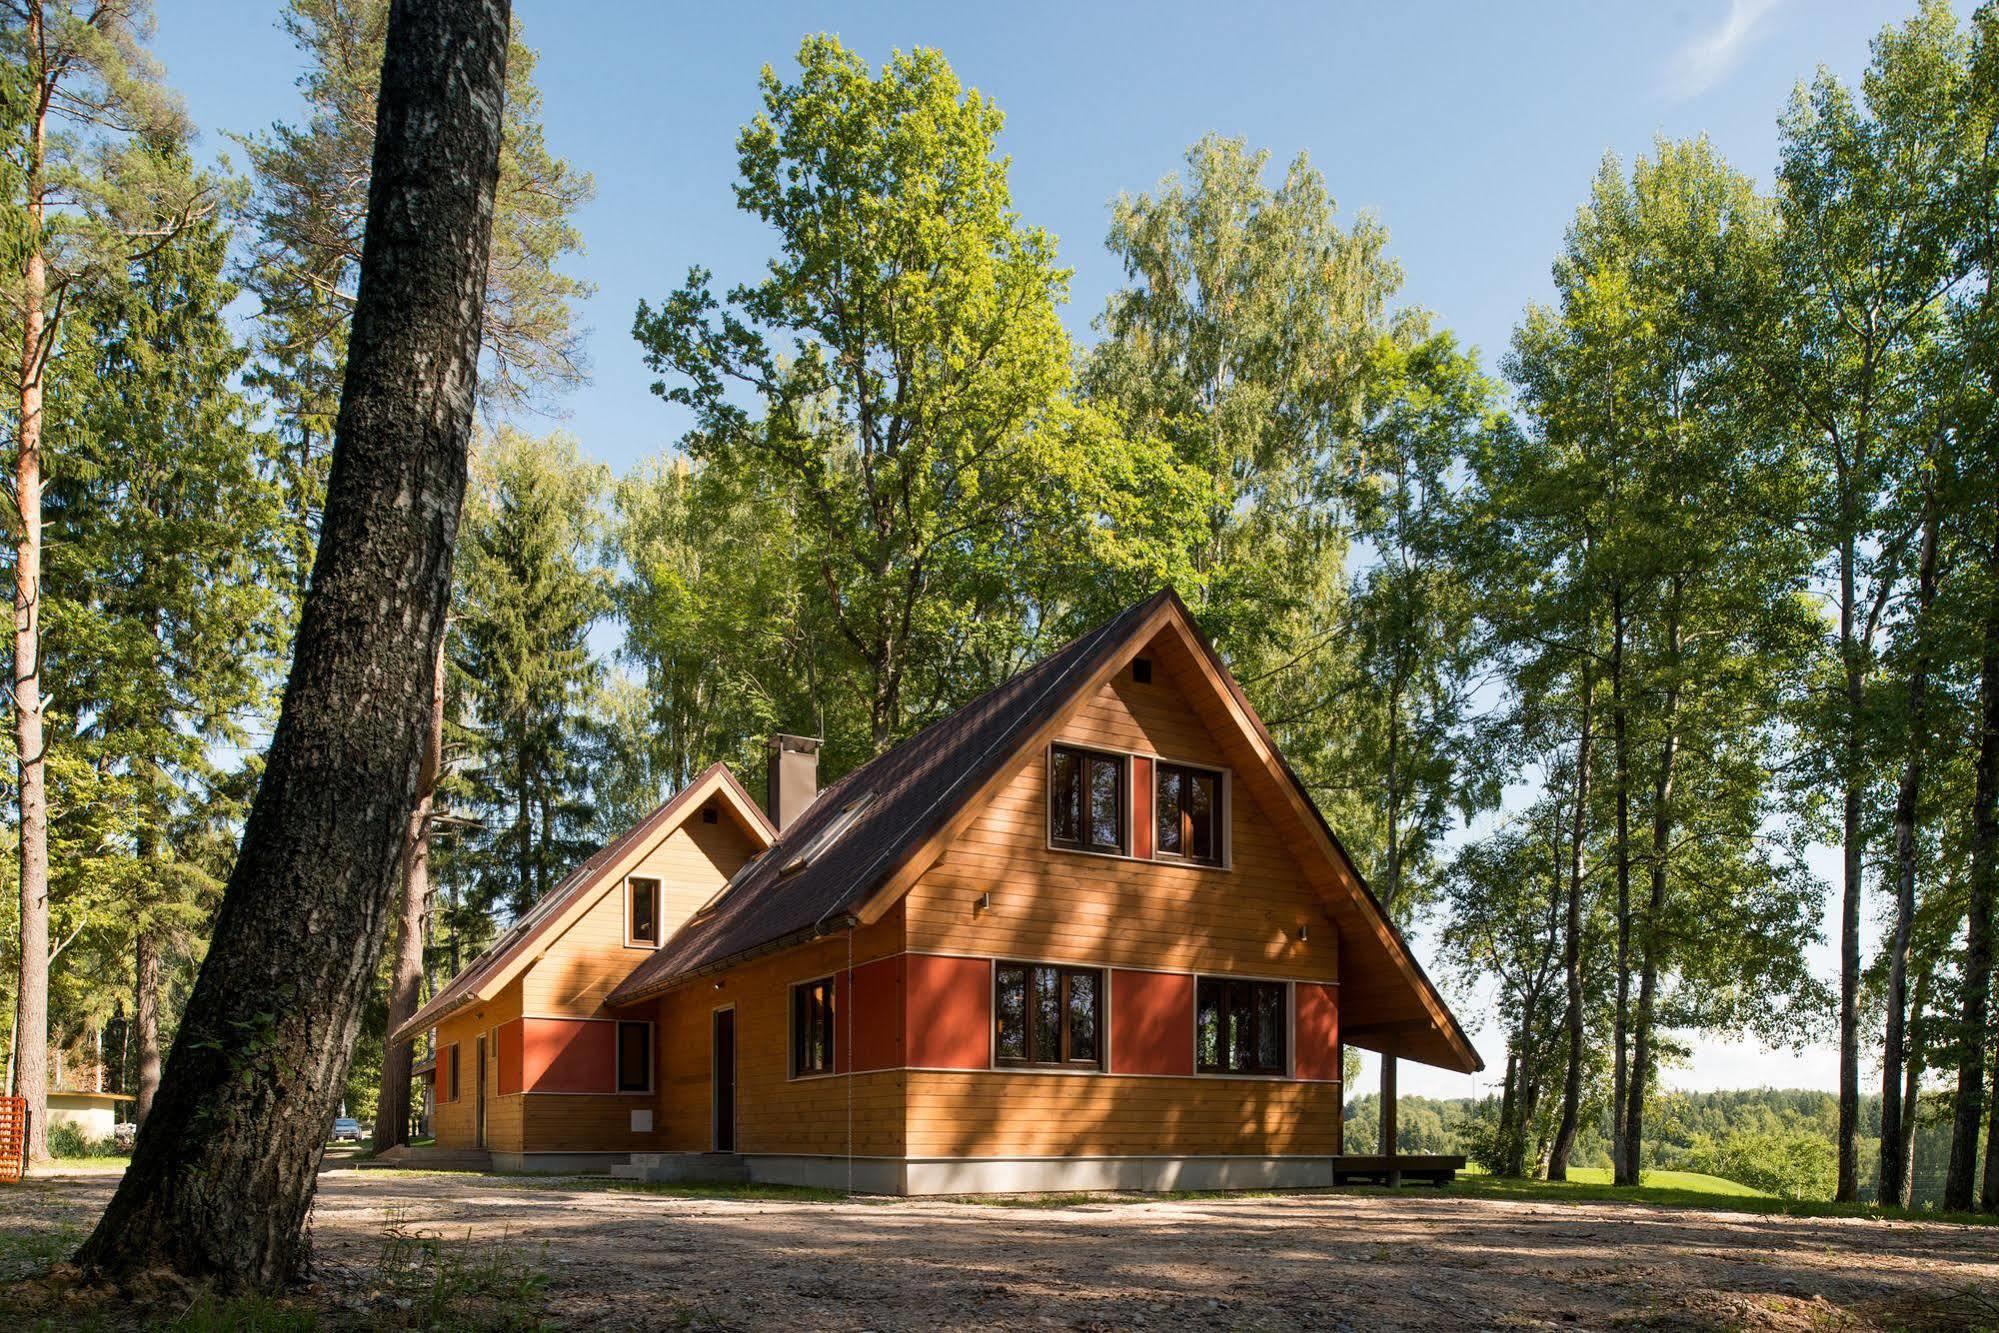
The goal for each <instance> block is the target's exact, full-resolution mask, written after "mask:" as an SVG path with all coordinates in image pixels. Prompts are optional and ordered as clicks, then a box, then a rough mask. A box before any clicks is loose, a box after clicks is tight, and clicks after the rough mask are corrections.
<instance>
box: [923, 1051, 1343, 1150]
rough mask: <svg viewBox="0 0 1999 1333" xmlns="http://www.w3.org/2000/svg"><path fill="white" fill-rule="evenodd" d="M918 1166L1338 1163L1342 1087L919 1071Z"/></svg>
mask: <svg viewBox="0 0 1999 1333" xmlns="http://www.w3.org/2000/svg"><path fill="white" fill-rule="evenodd" d="M907 1077H908V1079H909V1132H908V1143H909V1155H910V1156H912V1157H956V1156H965V1157H1011V1156H1031V1157H1044V1156H1048V1157H1052V1156H1077V1155H1082V1156H1117V1157H1125V1156H1147V1155H1153V1154H1163V1155H1170V1156H1183V1155H1194V1154H1201V1155H1209V1154H1249V1155H1265V1154H1314V1153H1331V1152H1334V1151H1335V1150H1336V1146H1337V1144H1338V1142H1339V1116H1340V1088H1339V1085H1338V1084H1336V1083H1293V1082H1289V1081H1286V1080H1282V1079H1263V1080H1256V1079H1223V1078H1185V1079H1180V1078H1137V1077H1123V1076H1120V1075H1116V1074H1102V1075H1094V1074H1034V1073H1015V1072H1011V1071H1005V1072H994V1073H985V1074H974V1073H963V1074H959V1073H935V1072H928V1071H922V1070H912V1071H910V1073H909V1074H908V1075H907Z"/></svg>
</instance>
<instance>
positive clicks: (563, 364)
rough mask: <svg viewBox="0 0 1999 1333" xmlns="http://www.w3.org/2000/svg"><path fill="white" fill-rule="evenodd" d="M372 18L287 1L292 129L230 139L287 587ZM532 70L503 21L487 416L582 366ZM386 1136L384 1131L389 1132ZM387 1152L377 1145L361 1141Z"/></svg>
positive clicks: (560, 191)
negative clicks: (253, 187)
mask: <svg viewBox="0 0 1999 1333" xmlns="http://www.w3.org/2000/svg"><path fill="white" fill-rule="evenodd" d="M388 17H389V3H388V0H290V3H289V4H288V5H287V7H286V9H285V11H284V14H283V17H282V19H281V22H282V23H283V25H284V28H285V31H286V32H287V33H289V34H290V36H291V37H292V40H293V41H294V42H295V43H296V44H297V46H298V48H299V49H300V50H301V51H302V52H304V53H305V56H306V58H307V69H306V72H305V74H304V75H303V76H302V77H301V78H300V80H299V86H300V88H301V90H302V91H303V93H304V95H305V101H306V107H307V110H306V115H305V119H304V121H303V123H301V124H297V125H287V124H279V125H276V126H273V127H272V128H271V129H270V130H269V131H268V132H267V133H265V134H262V135H258V136H254V137H251V138H247V139H244V140H243V145H244V148H245V149H246V151H247V153H248V155H249V158H250V165H251V167H252V169H253V171H254V173H255V176H256V181H257V193H256V196H255V199H254V201H253V206H252V208H251V221H252V222H253V224H254V226H255V228H256V237H255V241H254V243H253V247H252V251H251V256H250V261H249V263H248V265H247V266H246V271H245V274H244V281H245V285H246V286H247V288H248V289H249V290H250V291H251V293H252V294H253V295H255V296H256V297H257V299H258V302H259V304H260V307H261V309H260V313H259V319H258V329H259V333H258V338H257V351H258V354H259V355H258V358H257V361H256V363H255V364H254V366H253V368H252V370H251V372H250V374H249V376H248V379H249V381H250V383H251V384H252V385H253V386H254V387H256V388H257V389H259V390H260V391H261V392H262V393H263V394H264V395H265V397H266V398H267V399H268V400H269V402H270V403H271V406H272V409H273V412H272V415H273V417H274V420H275V422H276V425H277V429H278V433H279V436H280V438H281V439H282V440H283V441H284V444H285V448H284V450H283V451H282V453H281V454H280V460H281V466H280V469H279V475H280V476H281V478H282V479H283V480H284V483H285V493H286V496H287V498H288V511H289V515H290V523H289V529H290V538H291V540H290V551H291V554H292V557H293V560H292V572H293V577H292V579H291V580H290V586H291V587H292V588H293V589H294V590H297V589H299V588H301V587H302V585H303V582H304V579H305V577H306V573H307V571H308V570H309V569H310V567H311V564H312V555H313V548H314V545H315V543H316V541H317V536H318V530H319V529H318V523H319V508H320V505H321V504H322V502H323V498H324V493H325V485H326V463H327V450H328V447H329V444H330V442H331V440H332V431H333V420H334V411H335V409H336V407H337V390H338V388H339V385H340V380H341V375H342V372H343V368H344V365H345V359H346V354H347V338H348V321H349V318H350V316H351V314H352V311H353V304H354V281H355V277H356V275H357V273H358V272H359V265H360V261H361V243H362V227H363V223H364V221H365V217H366V203H367V198H368V172H369V167H370V161H369V159H370V154H371V151H372V146H373V143H374V136H375V102H376V95H377V92H378V87H379V83H380V78H381V67H382V42H383V36H384V34H385V32H386V31H387V25H388ZM535 62H536V55H535V52H534V51H533V50H532V49H531V48H529V47H528V46H527V45H526V43H525V42H524V41H523V40H522V37H521V32H520V28H519V26H518V24H516V25H515V27H514V29H513V32H512V35H511V38H510V44H509V47H508V54H507V88H506V111H505V116H506V119H505V123H504V125H503V128H502V142H501V148H500V183H499V187H498V192H497V194H496V196H495V199H494V221H493V246H492V253H491V256H490V257H489V259H488V263H487V279H486V319H485V328H484V334H483V338H484V356H483V361H482V375H481V396H482V400H483V401H484V402H486V403H487V404H488V405H493V406H498V407H521V406H531V405H535V404H540V403H544V402H546V401H548V400H549V399H551V398H553V397H554V396H555V395H556V394H557V393H559V392H560V391H562V390H564V389H566V388H568V387H571V386H573V385H574V384H576V383H578V382H579V381H580V380H581V379H582V378H583V376H584V370H585V368H584V362H583V358H582V354H581V343H582V335H581V331H580V330H578V329H577V328H576V327H575V325H574V323H573V313H574V311H573V303H574V302H575V301H576V300H577V299H578V298H580V297H582V296H584V295H586V294H587V293H588V292H589V290H590V288H589V284H587V283H585V282H583V281H581V280H579V279H577V278H576V277H574V276H572V275H571V274H569V273H566V272H564V271H563V269H562V265H563V263H564V261H566V260H568V259H569V258H571V257H573V256H574V255H575V254H577V253H578V252H579V251H580V250H581V249H582V238H581V236H580V235H579V233H578V232H577V230H576V225H575V221H574V218H575V214H576V212H577V211H578V210H579V209H580V208H581V207H582V206H583V205H584V204H586V203H587V202H588V201H589V199H590V196H591V193H592V184H591V181H590V178H589V176H588V175H587V174H584V173H581V172H578V171H576V170H575V169H574V168H572V167H571V166H570V164H569V163H568V162H567V161H565V160H564V159H562V158H560V157H558V156H556V155H555V154H553V153H552V152H550V151H549V148H548V145H547V140H546V136H545V135H544V132H543V129H542V125H541V93H540V91H539V90H538V89H537V88H536V86H535V83H534V69H535ZM430 729H431V730H441V729H442V719H432V722H431V727H430ZM431 828H432V822H431V821H428V820H425V821H420V823H419V824H418V826H417V832H418V833H419V834H420V835H421V836H422V837H424V838H425V839H426V846H425V847H424V848H423V849H421V851H417V850H415V849H413V852H412V855H411V856H410V857H408V858H406V864H407V865H409V866H410V867H411V870H412V873H414V872H415V871H416V870H417V868H419V867H421V868H424V869H426V870H427V869H428V866H429V858H428V846H427V840H428V838H429V835H430V831H431ZM404 902H405V905H406V906H405V910H404V911H403V912H402V913H400V914H399V915H398V917H397V927H396V929H397V935H398V942H397V945H396V948H395V952H394V959H395V961H394V964H393V967H392V975H391V976H390V978H389V983H388V985H389V998H388V1008H387V1022H388V1025H389V1027H390V1028H391V1029H393V1028H395V1027H398V1026H400V1025H401V1023H402V1022H403V1021H404V1020H405V1019H407V1018H408V1017H409V1016H410V1014H412V1013H415V1012H416V1009H415V1003H416V997H417V995H418V992H419V990H420V987H421V982H422V976H421V966H420V964H417V963H415V962H414V961H413V960H415V959H416V958H417V957H418V953H417V951H416V950H415V948H414V947H413V943H412V942H413V941H415V940H416V939H417V938H418V937H419V936H420V935H421V932H422V929H423V924H422V923H423V917H422V912H423V903H422V901H421V899H420V898H419V897H418V896H417V895H416V893H415V892H414V891H413V890H411V891H406V892H405V894H404ZM405 941H409V942H405ZM411 1060H412V1052H411V1049H410V1046H409V1044H408V1043H402V1044H398V1045H392V1046H391V1047H389V1049H387V1050H386V1051H385V1052H384V1054H383V1078H382V1082H383V1084H384V1086H385V1087H386V1086H388V1085H392V1084H397V1085H400V1084H407V1083H408V1081H409V1070H410V1065H411ZM403 1096H404V1097H405V1099H406V1097H407V1094H406V1093H404V1094H403ZM379 1128H380V1126H379V1125H378V1129H379ZM389 1132H390V1133H392V1134H393V1133H395V1132H396V1131H395V1130H394V1127H393V1126H390V1127H389ZM396 1141H399V1140H398V1139H389V1140H384V1139H383V1138H381V1137H378V1138H377V1146H378V1147H388V1146H391V1144H392V1143H393V1142H396Z"/></svg>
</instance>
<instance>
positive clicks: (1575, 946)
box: [1548, 657, 1596, 1180]
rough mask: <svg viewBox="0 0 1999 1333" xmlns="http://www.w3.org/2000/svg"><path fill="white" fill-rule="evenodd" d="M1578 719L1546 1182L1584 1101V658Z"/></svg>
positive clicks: (1560, 1175) (1588, 689) (1559, 1170)
mask: <svg viewBox="0 0 1999 1333" xmlns="http://www.w3.org/2000/svg"><path fill="white" fill-rule="evenodd" d="M1582 696H1583V697H1582V720H1581V724H1580V725H1579V726H1578V728H1577V731H1576V804H1575V809H1574V810H1573V811H1571V812H1570V825H1569V898H1568V902H1567V903H1566V904H1565V905H1564V913H1565V921H1564V932H1565V933H1564V935H1563V939H1562V975H1563V981H1564V983H1565V984H1566V986H1567V988H1568V1005H1567V1008H1566V1009H1565V1010H1564V1012H1563V1014H1562V1026H1563V1028H1564V1030H1565V1031H1566V1032H1567V1034H1568V1039H1569V1042H1568V1047H1569V1048H1568V1064H1567V1067H1566V1069H1565V1070H1564V1072H1563V1075H1562V1116H1561V1120H1560V1121H1559V1122H1558V1124H1557V1126H1556V1128H1555V1142H1554V1144H1553V1145H1552V1146H1551V1147H1550V1148H1549V1149H1548V1179H1550V1180H1567V1179H1568V1178H1569V1155H1570V1154H1571V1153H1572V1152H1574V1151H1575V1146H1576V1132H1577V1130H1578V1129H1579V1128H1580V1127H1581V1124H1582V1102H1583V854H1584V852H1585V851H1587V850H1588V842H1589V769H1590V729H1591V727H1592V726H1593V725H1594V723H1595V719H1594V717H1593V716H1592V705H1593V704H1594V703H1595V699H1596V677H1595V673H1594V672H1592V671H1591V669H1590V663H1589V659H1588V657H1584V659H1583V665H1582Z"/></svg>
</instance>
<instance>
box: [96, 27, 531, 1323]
mask: <svg viewBox="0 0 1999 1333" xmlns="http://www.w3.org/2000/svg"><path fill="white" fill-rule="evenodd" d="M508 22H509V4H508V0H394V3H393V5H392V6H391V8H390V11H389V23H388V38H387V48H386V53H385V57H384V60H383V67H382V85H381V98H380V103H379V111H378V128H377V134H376V140H375V158H374V168H373V179H372V181H371V183H370V186H369V192H368V228H367V237H366V241H365V243H364V245H363V248H362V258H361V281H360V290H359V295H358V298H357V302H356V306H355V311H354V325H353V333H352V338H351V343H350V350H349V354H348V360H347V372H346V381H345V385H344V389H343V392H342V395H341V401H340V412H339V416H338V419H337V422H336V427H335V432H334V450H333V464H332V472H331V476H330V477H329V480H328V486H327V502H326V509H325V515H324V519H323V521H322V524H321V530H320V542H319V550H318V554H317V557H316V559H315V562H314V565H313V575H312V583H311V589H310V591H309V592H308V593H307V595H306V599H305V605H304V608H303V611H302V614H301V617H300V622H299V630H298V637H297V641H296V646H295V649H294V655H293V660H292V669H291V676H290V678H289V680H288V681H287V682H286V686H285V697H284V704H283V708H282V711H281V712H280V714H279V719H278V725H277V729H276V732H275V733H274V735H273V737H272V741H271V748H270V751H269V754H268V757H267V761H266V766H265V771H264V776H263V781H262V783H261V785H260V786H259V788H258V791H257V798H256V801H255V803H254V804H253V805H252V807H251V810H250V816H249V819H248V821H247V823H246V825H245V828H244V834H243V844H242V848H241V851H240V854H239V855H238V857H237V862H236V867H235V870H234V871H233V873H232V874H231V875H230V878H229V884H228V888H227V890H226V891H225V893H224V896H223V902H222V908H221V911H220V913H219V914H218V917H217V920H216V926H215V933H214V938H213V941H212V942H211V944H210V946H209V952H208V956H207V959H206V961H205V962H204V963H203V965H202V969H201V973H200V976H199V977H198V979H197V980H196V983H195V987H194V993H193V995H192V996H191V998H190V1000H189V1002H188V1007H187V1012H186V1014H185V1015H184V1017H183V1018H182V1020H181V1024H180V1029H179V1033H178V1035H177V1037H176V1039H175V1041H174V1045H173V1050H172V1053H171V1055H170V1056H169V1057H168V1061H167V1067H166V1075H165V1078H164V1079H163V1080H162V1082H161V1085H160V1092H159V1097H158V1099H157V1100H156V1101H155V1102H154V1105H153V1114H152V1117H151V1118H150V1119H149V1120H148V1122H147V1124H146V1127H145V1129H144V1130H143V1131H141V1133H140V1135H139V1140H138V1144H137V1147H136V1149H135V1151H134V1153H133V1157H132V1164H131V1166H130V1168H129V1169H128V1170H127V1171H126V1173H125V1175H124V1178H123V1179H122V1180H121V1181H120V1182H119V1186H118V1191H117V1193H116V1194H115V1195H114V1196H113V1198H112V1200H111V1204H110V1207H109V1208H108V1209H107V1210H106V1212H105V1214H104V1217H103V1219H102V1220H101V1221H100V1222H99V1223H98V1226H97V1229H96V1231H94V1232H93V1233H92V1234H91V1236H90V1238H89V1239H88V1240H87V1241H85V1242H84V1245H83V1248H82V1250H81V1251H80V1252H79V1254H78V1256H77V1258H78V1262H79V1263H80V1264H81V1265H82V1267H83V1268H84V1270H85V1271H86V1273H88V1274H91V1275H92V1276H94V1277H96V1278H98V1279H100V1280H106V1279H109V1280H116V1279H119V1278H123V1277H127V1276H130V1275H133V1274H136V1273H139V1272H143V1271H146V1270H150V1269H158V1268H166V1269H171V1270H174V1271H175V1272H177V1273H179V1274H180V1275H182V1276H183V1277H187V1278H195V1279H206V1280H209V1281H212V1282H214V1283H215V1284H217V1285H218V1286H221V1287H223V1288H244V1287H254V1288H272V1287H275V1286H278V1285H280V1284H282V1283H284V1282H286V1281H288V1280H290V1279H292V1278H294V1277H296V1276H297V1275H298V1274H299V1273H300V1272H301V1270H302V1268H303V1266H304V1262H305V1259H306V1257H307V1253H306V1251H307V1247H306V1243H305V1240H304V1226H305V1220H306V1214H307V1212H308V1210H309V1208H310V1207H311V1203H312V1197H313V1189H314V1180H315V1175H316V1172H317V1170H318V1167H319V1162H320V1157H321V1154H322V1153H323V1151H324V1148H325V1143H326V1132H327V1131H326V1127H327V1124H328V1122H329V1120H330V1119H331V1117H332V1115H333V1113H334V1109H335V1107H336V1105H337V1104H338V1099H339V1096H340V1091H341V1085H342V1084H343V1082H344V1081H345V1078H346V1074H347V1066H348V1062H349V1061H350V1059H351V1058H352V1055H353V1047H354V1039H355V1036H356V1034H357V1031H358V1029H359V1026H360V1021H361V1011H362V1006H363V1003H364V1001H365V999H366V997H367V994H368V990H369V987H370V985H371V984H372V982H373V980H374V977H375V974H376V966H377V963H378V960H379V958H380V955H381V949H382V940H383V935H384V930H385V927H386V925H387V923H388V919H389V916H390V912H391V909H392V907H393V905H394V902H395V899H396V896H397V892H398V890H399V888H400V878H399V876H398V873H397V872H398V868H399V863H400V861H401V853H402V847H403V842H404V839H405V836H406V833H407V830H408V823H409V816H410V810H411V807H412V805H413V804H414V801H415V796H416V789H417V781H418V777H419V773H420V770H421V767H422V762H423V751H424V748H425V732H426V729H427V728H426V724H427V722H428V720H429V719H428V715H429V710H430V697H431V678H432V675H433V672H434V670H435V663H436V657H437V644H438V640H439V637H440V636H441V635H442V634H443V633H444V622H445V614H446V610H447V607H448V600H449V593H450V586H451V556H452V547H453V544H454V542H455V540H456V537H457V529H458V520H459V511H460V507H461V504H462V502H463V500H464V494H465V483H466V453H467V445H468V441H469V438H470V434H471V425H472V407H473V395H474V390H475V386H476V381H477V373H478V354H479V335H480V319H481V313H482V303H483V298H484V293H485V276H486V266H487V256H488V250H489V246H490V242H491V238H492V221H493V194H494V186H495V180H496V177H497V175H498V160H499V147H500V121H501V105H502V97H503V89H504V80H505V71H506V58H507V41H508Z"/></svg>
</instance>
